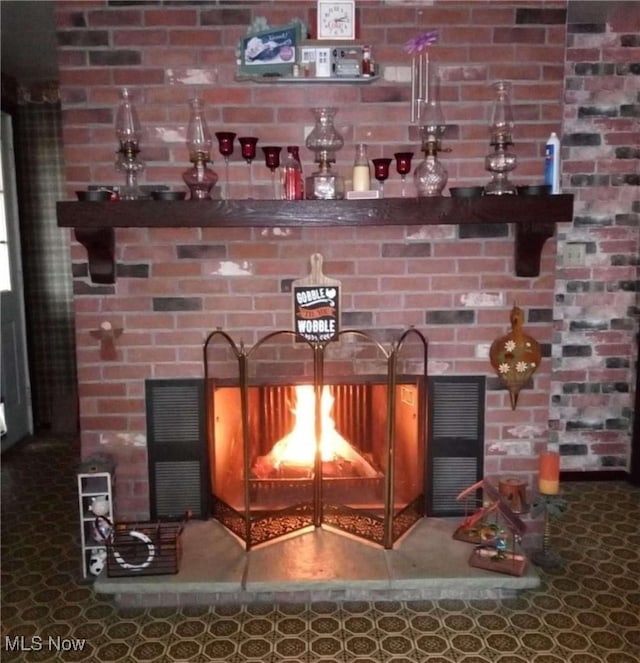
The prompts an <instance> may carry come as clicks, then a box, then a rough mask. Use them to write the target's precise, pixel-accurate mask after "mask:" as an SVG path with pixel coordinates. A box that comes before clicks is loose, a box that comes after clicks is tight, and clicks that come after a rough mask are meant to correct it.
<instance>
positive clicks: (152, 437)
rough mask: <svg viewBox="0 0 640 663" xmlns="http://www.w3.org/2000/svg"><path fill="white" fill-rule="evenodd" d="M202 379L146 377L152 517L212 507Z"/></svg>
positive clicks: (198, 514)
mask: <svg viewBox="0 0 640 663" xmlns="http://www.w3.org/2000/svg"><path fill="white" fill-rule="evenodd" d="M203 387H204V385H203V382H202V380H196V379H187V380H147V382H146V399H147V400H146V403H147V444H148V451H149V494H150V501H151V504H150V511H151V518H152V519H153V520H156V519H158V518H167V519H169V518H179V517H182V515H184V512H185V511H186V510H187V509H190V510H191V512H192V513H193V515H194V517H196V518H203V517H206V514H207V512H208V510H209V509H208V500H209V489H208V460H207V448H206V443H205V433H204V430H205V427H204V393H203V392H204V389H203Z"/></svg>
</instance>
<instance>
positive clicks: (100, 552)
mask: <svg viewBox="0 0 640 663" xmlns="http://www.w3.org/2000/svg"><path fill="white" fill-rule="evenodd" d="M106 561H107V549H106V548H95V549H94V550H93V551H92V552H91V557H90V558H89V565H88V567H87V568H88V569H89V573H90V574H91V575H92V576H99V575H100V574H101V573H102V569H104V565H105V563H106Z"/></svg>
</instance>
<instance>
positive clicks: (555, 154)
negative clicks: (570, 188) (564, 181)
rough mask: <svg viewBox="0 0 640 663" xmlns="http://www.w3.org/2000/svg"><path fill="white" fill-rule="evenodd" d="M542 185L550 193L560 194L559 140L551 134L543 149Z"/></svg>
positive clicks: (553, 133)
mask: <svg viewBox="0 0 640 663" xmlns="http://www.w3.org/2000/svg"><path fill="white" fill-rule="evenodd" d="M544 183H545V184H546V185H548V186H550V187H551V193H560V139H559V138H558V136H557V134H556V132H555V131H553V132H552V133H551V135H550V136H549V139H548V140H547V144H546V145H545V149H544Z"/></svg>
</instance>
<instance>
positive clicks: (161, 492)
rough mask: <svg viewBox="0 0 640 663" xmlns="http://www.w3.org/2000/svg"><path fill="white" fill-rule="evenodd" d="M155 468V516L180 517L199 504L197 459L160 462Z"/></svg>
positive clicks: (195, 508) (198, 464)
mask: <svg viewBox="0 0 640 663" xmlns="http://www.w3.org/2000/svg"><path fill="white" fill-rule="evenodd" d="M155 470H156V514H157V518H167V519H174V518H180V517H181V516H183V515H184V513H185V511H187V510H190V511H192V512H194V511H196V510H198V508H199V505H200V491H201V486H200V463H199V462H198V461H183V462H164V463H163V462H160V463H156V464H155Z"/></svg>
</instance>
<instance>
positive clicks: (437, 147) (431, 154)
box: [413, 78, 449, 198]
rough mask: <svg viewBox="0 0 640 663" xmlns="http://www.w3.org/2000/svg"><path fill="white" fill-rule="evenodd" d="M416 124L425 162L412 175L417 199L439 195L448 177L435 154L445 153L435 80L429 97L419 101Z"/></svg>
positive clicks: (433, 79)
mask: <svg viewBox="0 0 640 663" xmlns="http://www.w3.org/2000/svg"><path fill="white" fill-rule="evenodd" d="M417 121H418V124H419V126H420V135H421V138H422V151H423V153H424V159H423V160H422V161H421V162H420V163H419V164H418V165H417V166H416V169H415V171H414V173H413V178H414V182H415V185H416V192H417V194H418V197H421V198H422V197H429V196H441V195H442V191H443V190H444V188H445V186H446V185H447V180H448V179H449V175H448V173H447V170H446V168H445V167H444V166H443V165H442V163H441V162H440V160H439V159H438V152H444V151H446V152H448V151H449V150H448V149H447V150H445V149H444V148H443V147H442V136H443V134H444V130H445V128H446V124H445V121H444V115H443V113H442V108H441V107H440V99H439V90H438V81H437V79H436V78H431V79H430V80H429V94H428V98H427V99H426V100H424V101H421V102H420V104H419V108H418V118H417Z"/></svg>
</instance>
